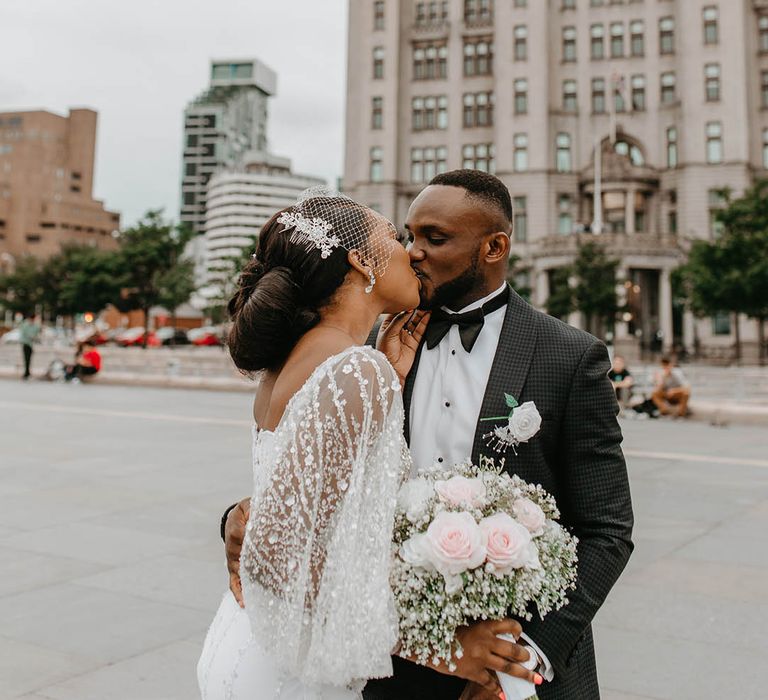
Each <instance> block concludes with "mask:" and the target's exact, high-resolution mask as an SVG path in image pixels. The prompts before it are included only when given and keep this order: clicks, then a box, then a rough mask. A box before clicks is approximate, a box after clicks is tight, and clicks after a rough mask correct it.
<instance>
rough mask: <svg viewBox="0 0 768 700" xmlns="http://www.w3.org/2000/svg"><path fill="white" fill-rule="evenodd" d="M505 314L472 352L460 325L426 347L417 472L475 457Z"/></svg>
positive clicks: (418, 398)
mask: <svg viewBox="0 0 768 700" xmlns="http://www.w3.org/2000/svg"><path fill="white" fill-rule="evenodd" d="M505 289H506V284H504V285H502V286H501V287H499V289H497V290H496V291H495V292H493V293H492V294H489V295H488V296H487V297H484V298H483V299H479V300H478V301H475V302H473V303H472V304H469V305H468V306H466V307H464V308H463V309H461V310H460V311H456V312H453V311H451V310H450V309H446V308H444V309H443V310H444V311H446V312H447V313H449V314H450V313H464V312H466V311H472V310H473V309H479V308H480V307H481V306H483V305H484V304H485V303H486V302H488V301H490V300H491V299H493V298H494V297H495V296H497V295H498V294H503V293H504V291H505ZM506 311H507V307H506V306H502V307H501V308H500V309H497V310H496V311H493V312H491V313H489V314H488V315H487V316H486V317H485V320H484V324H483V328H482V330H481V331H480V335H479V336H478V338H477V341H476V342H475V345H474V346H473V348H472V352H471V353H469V352H467V351H466V350H465V349H464V346H463V345H462V344H461V338H460V337H459V327H458V326H456V325H454V326H451V328H450V330H449V331H448V333H447V334H446V335H445V337H444V338H443V339H442V340H441V341H440V342H439V343H438V344H437V345H436V346H435V347H434V348H432V349H431V350H430V349H429V348H428V347H427V346H426V345H424V347H423V348H422V351H421V358H420V360H419V366H418V369H417V371H416V381H415V382H414V385H413V394H412V396H411V406H410V412H409V421H410V423H409V424H410V433H411V444H410V448H411V457H412V458H413V468H414V470H418V469H421V468H423V467H431V466H432V465H433V464H435V462H437V463H439V464H444V465H446V466H450V465H454V464H458V463H460V462H463V461H465V460H467V459H470V458H471V457H472V444H473V442H474V440H475V429H476V427H477V421H478V419H479V417H480V409H481V408H482V405H483V398H484V396H485V390H486V387H487V385H488V378H489V376H490V374H491V366H492V365H493V358H494V357H495V355H496V347H497V346H498V344H499V337H500V336H501V329H502V326H503V325H504V315H505V314H506ZM523 636H524V637H525V640H524V641H526V642H527V643H528V644H529V645H530V646H531V647H533V649H534V651H535V652H536V653H537V654H538V655H539V658H540V659H541V660H542V662H543V665H544V669H543V672H542V675H543V676H544V678H545V679H546V680H548V681H551V680H552V679H553V678H554V671H553V670H552V667H551V665H550V663H549V660H548V659H547V657H546V656H545V655H544V654H543V653H542V652H541V650H540V649H539V648H538V647H537V646H536V645H535V644H534V643H533V641H531V640H530V639H529V638H528V637H527V636H525V635H523Z"/></svg>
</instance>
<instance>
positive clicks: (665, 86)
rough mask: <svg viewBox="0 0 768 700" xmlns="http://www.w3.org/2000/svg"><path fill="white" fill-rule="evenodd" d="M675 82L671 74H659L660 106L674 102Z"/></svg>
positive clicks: (673, 75)
mask: <svg viewBox="0 0 768 700" xmlns="http://www.w3.org/2000/svg"><path fill="white" fill-rule="evenodd" d="M676 82H677V81H676V79H675V74H674V73H673V72H671V71H670V72H669V73H662V74H661V104H663V105H668V104H672V103H673V102H674V101H675V85H676Z"/></svg>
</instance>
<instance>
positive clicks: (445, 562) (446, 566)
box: [419, 511, 485, 576]
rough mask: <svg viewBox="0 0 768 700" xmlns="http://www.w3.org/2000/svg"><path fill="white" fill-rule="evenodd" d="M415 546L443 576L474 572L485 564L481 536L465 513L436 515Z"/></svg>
mask: <svg viewBox="0 0 768 700" xmlns="http://www.w3.org/2000/svg"><path fill="white" fill-rule="evenodd" d="M419 545H420V548H421V551H422V553H423V554H424V556H425V558H426V559H427V560H428V561H429V563H430V564H432V566H434V567H435V569H437V571H439V572H440V573H441V574H443V576H454V575H456V574H460V573H462V572H463V571H467V570H468V569H476V568H477V567H478V566H480V565H481V564H482V563H483V562H484V561H485V545H484V543H483V533H482V532H481V531H480V528H479V527H478V525H477V523H476V522H475V519H474V518H473V517H472V516H471V515H470V514H469V513H449V512H447V511H443V512H442V513H438V514H437V515H436V516H435V519H434V520H433V521H432V522H431V523H430V525H429V527H428V528H427V531H426V532H425V533H424V535H423V538H422V539H421V541H420V542H419Z"/></svg>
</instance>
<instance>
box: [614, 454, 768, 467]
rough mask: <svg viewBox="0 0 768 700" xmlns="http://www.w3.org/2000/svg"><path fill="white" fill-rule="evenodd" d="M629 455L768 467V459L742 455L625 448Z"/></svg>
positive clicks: (679, 460) (644, 457)
mask: <svg viewBox="0 0 768 700" xmlns="http://www.w3.org/2000/svg"><path fill="white" fill-rule="evenodd" d="M624 455H625V456H627V457H641V458H643V459H673V460H677V461H678V462H708V463H710V464H738V465H740V466H746V467H768V460H764V459H743V458H741V457H717V456H713V455H697V454H689V453H686V452H644V451H642V450H624Z"/></svg>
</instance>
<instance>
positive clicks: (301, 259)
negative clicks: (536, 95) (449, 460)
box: [198, 190, 428, 700]
mask: <svg viewBox="0 0 768 700" xmlns="http://www.w3.org/2000/svg"><path fill="white" fill-rule="evenodd" d="M418 304H419V281H418V279H417V277H416V275H415V273H414V272H413V270H412V269H411V266H410V264H409V259H408V253H407V252H406V251H405V249H404V248H403V247H402V246H401V245H400V243H399V242H398V240H397V232H396V230H395V228H394V227H393V226H392V224H391V223H390V222H389V221H387V220H386V219H385V218H384V217H382V216H380V215H379V214H377V213H376V212H374V211H373V210H371V209H368V208H367V207H363V206H361V205H359V204H356V203H355V202H353V201H352V200H350V199H348V198H346V197H344V196H342V195H339V194H334V193H326V192H323V191H317V190H315V191H308V192H306V193H304V195H302V197H301V198H300V200H299V202H298V203H297V204H296V205H294V206H292V207H290V208H288V209H286V210H284V211H282V212H279V213H278V214H276V215H275V216H273V217H272V219H270V221H269V222H267V224H265V226H264V228H263V229H262V231H261V234H260V236H259V242H258V247H257V250H256V254H255V255H254V258H253V260H252V261H251V262H250V263H249V264H248V265H247V266H246V267H245V269H244V270H243V272H242V274H241V277H240V280H239V289H238V291H237V293H236V294H235V296H234V298H233V299H232V300H231V301H230V304H229V311H230V315H231V317H232V322H233V325H232V330H231V333H230V336H229V347H230V352H231V355H232V358H233V360H234V362H235V364H236V365H237V366H238V368H239V369H240V370H241V371H243V372H246V373H255V372H260V373H262V375H261V381H260V384H259V389H258V393H257V396H256V399H255V403H254V418H255V425H254V430H253V476H254V488H253V495H252V499H251V509H250V517H249V521H248V525H247V529H246V535H245V540H244V544H243V550H242V556H241V569H240V573H241V581H242V589H243V590H242V593H243V597H244V600H245V609H242V608H240V606H239V605H238V604H237V602H236V601H235V598H234V597H233V595H232V593H231V592H229V591H228V592H227V594H226V595H225V596H224V599H223V601H222V603H221V605H220V607H219V610H218V612H217V614H216V617H215V618H214V620H213V623H212V625H211V627H210V630H209V632H208V635H207V637H206V640H205V644H204V647H203V652H202V655H201V658H200V661H199V663H198V681H199V684H200V691H201V694H202V697H203V699H204V700H225V699H226V700H245V699H246V698H247V699H248V700H254V699H256V698H259V699H265V700H266V699H268V698H281V699H285V700H349V699H353V698H359V697H360V690H361V688H362V686H363V685H364V683H365V681H366V679H369V678H379V677H384V676H389V675H391V674H392V662H391V658H390V654H392V653H393V650H394V649H395V647H396V645H397V620H396V615H395V610H394V604H393V599H392V594H391V592H390V589H389V582H388V572H389V556H390V540H391V533H392V527H393V521H394V509H395V502H396V494H397V491H398V488H399V485H400V483H401V481H402V479H404V478H405V477H407V475H408V472H409V470H410V458H409V456H408V450H407V446H406V444H405V440H404V438H403V433H402V427H403V404H402V399H401V395H400V389H401V385H402V381H403V380H404V378H405V376H406V375H407V373H408V371H409V370H410V366H411V364H412V362H413V357H414V353H415V350H416V348H417V346H418V341H419V338H420V337H421V335H422V334H423V331H424V328H425V326H426V323H427V320H428V319H427V315H425V314H418V315H416V316H415V318H414V319H413V320H410V322H409V319H410V315H409V314H406V313H403V314H401V315H400V316H398V317H396V319H395V321H394V322H393V323H392V325H391V326H390V331H389V332H390V333H391V334H393V335H397V336H402V337H404V338H405V343H404V344H403V345H402V352H401V355H400V361H399V362H398V363H397V369H395V368H394V367H393V366H392V365H391V364H390V363H389V361H388V360H387V359H386V358H385V357H384V355H382V354H381V353H380V352H378V351H376V350H374V349H373V348H370V347H366V346H364V345H363V343H364V342H365V339H366V337H367V335H368V333H369V331H370V329H371V327H372V326H373V325H374V322H375V321H376V318H377V317H378V316H379V315H380V314H382V313H397V312H402V311H404V310H407V309H414V308H416V307H417V306H418ZM406 324H407V325H406ZM406 328H407V330H405V329H406Z"/></svg>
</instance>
